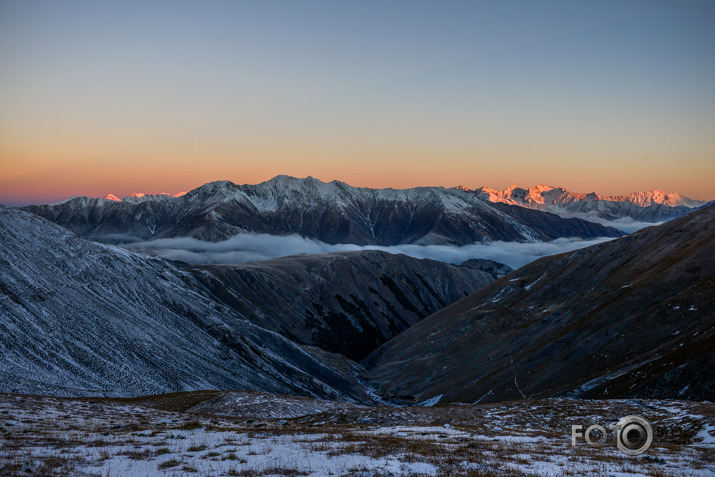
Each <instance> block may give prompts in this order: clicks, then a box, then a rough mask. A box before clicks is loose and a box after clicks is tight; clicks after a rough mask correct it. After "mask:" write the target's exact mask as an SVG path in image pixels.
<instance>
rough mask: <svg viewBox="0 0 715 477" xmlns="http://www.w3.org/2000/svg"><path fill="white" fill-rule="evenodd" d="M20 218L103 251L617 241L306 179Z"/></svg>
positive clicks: (474, 205)
mask: <svg viewBox="0 0 715 477" xmlns="http://www.w3.org/2000/svg"><path fill="white" fill-rule="evenodd" d="M25 210H27V211H30V212H32V213H34V214H36V215H40V216H42V217H44V218H46V219H48V220H50V221H52V222H55V223H56V224H59V225H61V226H63V227H66V228H68V229H69V230H71V231H72V232H74V233H76V234H78V235H79V236H81V237H85V238H89V239H92V240H97V241H104V242H109V243H122V242H127V241H132V240H151V239H159V238H175V237H193V238H197V239H201V240H205V241H211V242H217V241H221V240H226V239H228V238H230V237H232V236H235V235H237V234H239V233H245V232H251V233H261V234H271V235H288V234H298V235H301V236H303V237H306V238H310V239H315V240H319V241H322V242H325V243H328V244H338V243H345V244H357V245H384V246H390V245H399V244H420V245H428V244H449V245H465V244H470V243H474V242H483V241H497V240H500V241H534V240H544V241H546V240H553V239H556V238H559V237H580V238H594V237H618V236H620V235H623V233H622V232H620V231H618V230H616V229H614V228H611V227H606V226H603V225H600V224H595V223H592V222H588V221H586V220H582V219H576V218H568V219H564V218H561V217H559V216H557V215H554V214H548V213H544V212H541V211H535V210H529V209H525V208H523V207H517V206H512V205H507V204H492V203H489V202H485V201H484V200H481V199H480V198H479V197H477V196H476V195H475V194H472V193H467V192H464V191H462V190H457V189H445V188H442V187H419V188H414V189H403V190H396V189H368V188H358V187H352V186H349V185H347V184H345V183H342V182H338V181H333V182H330V183H324V182H321V181H319V180H317V179H314V178H312V177H308V178H306V179H298V178H293V177H288V176H277V177H275V178H273V179H271V180H269V181H267V182H264V183H261V184H257V185H236V184H233V183H231V182H228V181H219V182H211V183H208V184H204V185H203V186H201V187H199V188H197V189H194V190H192V191H189V192H187V193H186V194H183V195H180V196H178V197H174V196H170V195H156V196H147V195H144V196H141V197H128V198H125V199H124V200H122V201H119V202H117V201H114V200H106V199H91V198H88V197H76V198H72V199H68V200H66V201H63V202H60V203H56V204H47V205H34V206H28V207H25Z"/></svg>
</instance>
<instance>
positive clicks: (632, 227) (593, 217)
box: [559, 212, 663, 234]
mask: <svg viewBox="0 0 715 477" xmlns="http://www.w3.org/2000/svg"><path fill="white" fill-rule="evenodd" d="M559 215H561V216H562V217H576V218H579V219H584V220H588V221H589V222H596V223H597V224H601V225H607V226H608V227H613V228H615V229H618V230H622V231H623V232H625V233H627V234H632V233H633V232H637V231H639V230H640V229H643V228H646V227H653V226H655V225H660V224H662V223H663V222H642V221H639V220H635V219H632V218H630V217H619V218H617V219H613V220H610V219H604V218H603V217H599V216H598V214H597V213H596V212H587V213H582V214H559Z"/></svg>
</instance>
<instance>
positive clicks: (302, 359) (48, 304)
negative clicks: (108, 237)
mask: <svg viewBox="0 0 715 477" xmlns="http://www.w3.org/2000/svg"><path fill="white" fill-rule="evenodd" d="M0 237H2V240H0V292H2V294H1V300H0V317H1V318H2V319H0V336H2V340H0V383H1V387H0V392H22V393H31V394H45V395H47V394H52V395H120V396H127V395H141V394H155V393H160V392H168V391H178V390H196V389H253V390H262V391H269V392H274V393H284V394H297V395H305V396H316V397H323V398H330V399H338V400H349V401H356V402H370V401H371V399H370V397H369V395H368V393H367V391H366V390H365V389H364V388H363V387H362V386H361V385H360V384H359V383H358V382H357V381H356V379H355V376H354V375H353V373H354V372H355V370H359V367H358V366H357V365H356V364H355V363H351V362H350V360H349V359H343V358H341V357H340V356H338V355H331V354H330V353H327V352H326V350H322V351H321V350H320V349H317V348H314V347H313V348H311V347H308V346H300V345H299V344H297V343H296V342H298V343H300V344H304V345H316V346H323V347H324V348H327V351H338V352H340V353H342V354H345V355H348V356H355V357H357V358H360V357H363V356H364V355H366V354H368V353H369V352H370V351H373V350H374V349H375V348H377V347H378V346H379V345H380V344H382V343H384V342H385V341H387V339H389V338H391V337H393V336H395V335H397V334H398V333H399V332H401V331H403V330H404V329H406V328H407V327H409V326H410V325H412V324H414V323H415V322H417V321H418V320H419V319H421V318H423V317H424V316H427V315H429V314H431V313H433V312H434V311H437V310H438V309H440V308H442V307H443V306H444V305H445V304H448V303H450V302H452V301H454V300H456V299H458V298H460V297H462V296H464V295H468V294H469V293H472V292H473V291H475V290H476V289H478V288H479V287H480V286H484V285H486V284H488V283H490V282H491V281H493V280H494V279H495V278H496V277H498V276H501V275H503V274H504V273H507V272H509V271H510V269H509V268H508V267H505V266H502V265H499V264H496V263H494V262H488V261H471V262H469V263H467V264H465V265H464V266H455V265H450V264H446V263H442V262H435V261H432V260H418V259H414V258H410V257H406V256H404V255H399V256H392V255H389V254H385V253H384V252H378V251H365V252H343V253H336V254H323V255H315V256H301V257H286V258H282V259H276V260H271V261H267V262H263V263H261V264H249V265H246V266H243V267H205V268H202V269H200V268H194V267H191V266H189V265H188V264H185V263H182V262H175V261H173V262H172V261H167V260H164V259H160V258H153V257H146V256H142V255H138V254H134V253H131V252H128V251H126V250H124V249H122V248H119V247H115V246H112V245H104V244H98V243H94V242H90V241H87V240H84V239H81V238H79V237H77V236H76V235H75V234H73V233H71V232H69V231H67V230H66V229H64V228H61V227H59V226H57V225H55V224H52V223H50V222H48V221H46V220H44V219H42V218H40V217H37V216H35V215H32V214H29V213H27V212H23V211H20V210H17V209H9V208H4V207H0ZM259 325H260V326H259ZM276 331H277V332H278V333H277V332H276ZM281 333H282V334H281ZM284 335H285V336H284ZM286 336H288V337H290V338H291V339H292V340H294V341H296V342H294V341H291V339H289V338H287V337H286Z"/></svg>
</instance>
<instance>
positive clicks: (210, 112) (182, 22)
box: [0, 0, 715, 205]
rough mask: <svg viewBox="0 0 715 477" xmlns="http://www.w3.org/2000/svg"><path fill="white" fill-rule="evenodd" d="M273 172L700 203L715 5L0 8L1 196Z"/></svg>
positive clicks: (711, 187)
mask: <svg viewBox="0 0 715 477" xmlns="http://www.w3.org/2000/svg"><path fill="white" fill-rule="evenodd" d="M278 174H287V175H292V176H296V177H306V176H309V175H310V176H313V177H316V178H319V179H321V180H324V181H331V180H334V179H337V180H342V181H344V182H347V183H349V184H351V185H354V186H365V187H394V188H405V187H414V186H447V187H451V186H456V185H464V186H467V187H470V188H476V187H480V186H488V187H492V188H496V189H501V188H504V187H506V186H508V185H510V184H519V185H521V186H525V187H528V186H532V185H536V184H541V183H544V184H549V185H553V186H561V187H565V188H567V189H570V190H573V191H576V192H592V191H596V192H598V193H601V194H605V195H617V194H626V193H629V192H634V191H644V190H651V189H665V190H668V191H675V192H679V193H681V194H683V195H686V196H689V197H692V198H695V199H704V200H710V199H715V2H712V1H688V0H678V1H658V0H643V1H633V0H631V1H629V0H620V1H610V0H606V1H601V2H573V1H560V2H554V1H551V2H548V1H545V2H533V1H510V0H506V1H477V0H470V1H460V0H452V1H447V2H445V1H421V0H409V1H408V0H405V1H395V0H381V1H373V0H360V1H355V0H341V1H311V0H303V1H299V0H261V1H242V0H233V1H218V0H207V1H182V0H173V1H151V0H142V1H131V0H127V1H121V2H96V1H69V0H68V1H63V0H57V1H48V0H37V1H25V0H18V1H5V0H0V203H2V204H6V205H17V204H26V203H39V202H52V201H56V200H61V199H64V198H66V197H69V196H75V195H88V196H93V197H98V196H99V197H101V196H104V195H105V194H108V193H113V194H115V195H117V196H119V197H123V196H126V195H128V194H129V193H131V192H147V193H159V192H169V193H175V192H181V191H186V190H190V189H193V188H195V187H198V186H200V185H201V184H203V183H205V182H209V181H212V180H231V181H233V182H236V183H258V182H262V181H265V180H268V179H270V178H271V177H273V176H275V175H278Z"/></svg>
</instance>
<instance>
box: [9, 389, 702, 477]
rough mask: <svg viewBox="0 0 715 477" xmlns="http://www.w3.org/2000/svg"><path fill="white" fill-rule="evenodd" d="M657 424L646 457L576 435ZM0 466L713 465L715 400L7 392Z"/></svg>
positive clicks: (144, 470)
mask: <svg viewBox="0 0 715 477" xmlns="http://www.w3.org/2000/svg"><path fill="white" fill-rule="evenodd" d="M633 414H635V415H641V416H643V417H645V418H646V419H648V421H649V422H651V423H652V424H653V427H654V429H655V432H654V434H655V435H654V442H653V445H652V446H651V448H650V449H649V450H648V451H647V452H646V453H644V454H642V455H639V456H635V457H631V456H628V455H625V454H622V453H620V452H619V451H618V450H617V448H616V447H615V445H613V443H612V442H608V443H606V444H605V446H604V447H601V448H596V447H589V446H587V445H585V444H584V443H583V441H581V442H580V443H579V444H577V445H576V446H575V447H572V446H571V425H572V424H581V425H583V426H584V427H583V428H584V429H585V428H586V427H588V426H589V425H591V424H599V425H602V426H604V427H607V426H608V424H610V423H612V422H615V421H617V420H618V419H619V418H621V417H623V416H626V415H633ZM0 475H73V476H75V475H77V476H82V475H87V476H90V475H92V476H93V475H96V476H150V475H168V476H173V475H176V476H179V475H181V476H183V475H189V476H191V475H196V476H219V475H226V476H231V475H233V476H274V475H279V476H329V475H335V476H397V475H412V476H417V475H426V476H475V477H476V476H497V475H498V476H502V475H504V476H516V475H543V476H561V475H579V476H580V475H598V476H643V475H646V476H648V475H653V476H682V475H691V476H711V475H715V405H713V404H711V403H693V402H685V401H657V400H625V401H624V400H619V401H582V400H571V399H544V400H527V401H519V402H511V403H499V404H485V405H450V406H435V407H386V406H385V407H365V406H355V405H350V404H344V403H334V402H327V401H320V400H314V399H306V398H296V397H288V396H276V395H270V394H263V393H246V392H219V391H202V392H195V393H176V394H170V395H163V396H149V397H145V398H135V399H106V398H94V399H67V398H51V397H36V396H24V395H9V394H0Z"/></svg>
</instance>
